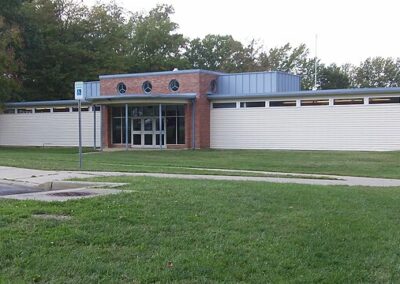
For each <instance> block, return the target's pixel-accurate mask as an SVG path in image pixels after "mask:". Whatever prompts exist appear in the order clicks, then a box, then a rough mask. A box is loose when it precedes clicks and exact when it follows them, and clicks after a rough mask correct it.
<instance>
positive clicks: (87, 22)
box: [0, 0, 400, 102]
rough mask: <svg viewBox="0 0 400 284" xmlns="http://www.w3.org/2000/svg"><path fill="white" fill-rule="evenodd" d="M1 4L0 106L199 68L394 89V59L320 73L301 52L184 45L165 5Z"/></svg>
mask: <svg viewBox="0 0 400 284" xmlns="http://www.w3.org/2000/svg"><path fill="white" fill-rule="evenodd" d="M82 2H83V1H78V0H29V1H28V0H7V1H5V3H3V4H2V5H1V6H0V102H2V101H3V102H4V101H8V100H20V101H28V100H44V99H68V98H72V97H73V83H74V81H81V80H83V81H88V80H97V78H98V75H99V74H113V73H125V72H149V71H164V70H172V69H173V68H179V69H187V68H201V69H208V70H216V71H223V72H246V71H284V72H291V73H293V74H298V75H301V76H302V88H303V89H312V88H313V87H314V63H315V60H317V63H318V74H319V75H318V82H317V84H318V88H319V89H333V88H349V87H394V86H400V58H397V59H396V58H382V57H376V58H367V59H366V60H365V61H363V62H361V63H360V65H359V66H355V65H351V64H345V65H343V66H337V65H336V64H334V63H332V64H330V65H325V64H322V63H321V62H320V59H318V58H314V57H312V56H310V52H309V49H308V48H307V46H306V45H304V44H301V45H299V46H292V45H291V44H289V43H287V44H285V45H283V46H278V47H271V48H265V47H264V46H263V45H261V44H259V43H258V42H257V41H255V40H252V41H250V42H249V43H247V44H244V43H242V42H240V41H238V40H236V39H235V38H233V37H232V36H231V35H218V34H209V35H206V36H205V37H203V38H194V39H189V38H187V37H186V36H185V35H183V34H181V33H179V26H178V24H177V23H175V22H174V21H173V20H172V19H171V16H172V14H173V13H174V9H173V7H172V6H170V5H157V6H156V7H154V8H153V9H151V10H150V11H149V12H147V13H143V12H142V13H138V12H125V9H123V8H122V7H121V6H119V5H118V4H116V3H115V2H110V3H108V4H101V3H98V4H95V5H93V6H87V5H85V4H83V3H82Z"/></svg>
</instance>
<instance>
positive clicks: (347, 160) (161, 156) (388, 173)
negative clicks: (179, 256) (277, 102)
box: [0, 147, 400, 178]
mask: <svg viewBox="0 0 400 284" xmlns="http://www.w3.org/2000/svg"><path fill="white" fill-rule="evenodd" d="M89 151H90V150H87V152H86V153H85V155H84V163H83V165H84V169H85V170H104V171H130V172H167V173H196V174H200V173H208V174H210V173H211V174H212V173H214V172H212V171H211V172H204V171H199V170H195V169H192V168H194V167H199V168H222V169H240V170H259V171H275V172H292V173H317V174H336V175H353V176H371V177H386V178H400V152H343V151H331V152H328V151H273V150H196V151H192V150H183V151H174V150H168V151H159V150H150V151H128V152H125V151H120V152H102V153H99V152H89ZM0 165H3V166H16V167H27V168H37V169H53V170H77V169H78V155H77V149H72V148H7V147H0ZM233 174H235V173H233ZM236 174H238V173H236Z"/></svg>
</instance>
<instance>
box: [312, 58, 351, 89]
mask: <svg viewBox="0 0 400 284" xmlns="http://www.w3.org/2000/svg"><path fill="white" fill-rule="evenodd" d="M318 82H319V87H320V89H322V90H328V89H346V88H349V87H350V77H349V74H348V73H347V72H346V71H345V70H344V69H343V68H341V67H339V66H337V65H336V64H331V65H328V66H325V65H323V64H322V65H321V66H320V67H319V72H318Z"/></svg>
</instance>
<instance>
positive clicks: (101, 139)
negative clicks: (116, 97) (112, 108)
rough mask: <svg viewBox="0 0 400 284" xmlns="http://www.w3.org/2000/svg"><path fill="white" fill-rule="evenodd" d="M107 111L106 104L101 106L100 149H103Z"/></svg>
mask: <svg viewBox="0 0 400 284" xmlns="http://www.w3.org/2000/svg"><path fill="white" fill-rule="evenodd" d="M104 111H105V107H104V106H100V151H103V133H104V129H103V128H104V126H103V113H104Z"/></svg>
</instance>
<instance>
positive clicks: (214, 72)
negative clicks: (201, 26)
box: [99, 69, 225, 79]
mask: <svg viewBox="0 0 400 284" xmlns="http://www.w3.org/2000/svg"><path fill="white" fill-rule="evenodd" d="M192 73H205V74H213V75H224V74H225V73H222V72H216V71H208V70H203V69H189V70H177V71H160V72H148V73H130V74H114V75H100V76H99V79H113V78H131V77H147V76H159V75H174V74H177V75H179V74H192Z"/></svg>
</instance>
